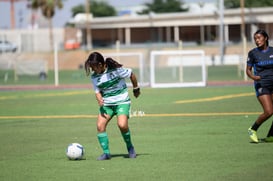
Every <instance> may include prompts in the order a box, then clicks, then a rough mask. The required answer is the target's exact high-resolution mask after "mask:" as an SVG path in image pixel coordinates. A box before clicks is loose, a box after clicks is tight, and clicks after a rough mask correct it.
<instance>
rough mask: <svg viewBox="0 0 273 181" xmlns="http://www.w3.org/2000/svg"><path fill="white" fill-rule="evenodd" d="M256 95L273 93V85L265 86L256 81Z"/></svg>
mask: <svg viewBox="0 0 273 181" xmlns="http://www.w3.org/2000/svg"><path fill="white" fill-rule="evenodd" d="M254 87H255V91H256V96H257V97H259V96H261V95H271V94H273V86H266V87H263V86H262V85H261V84H260V83H256V84H255V85H254Z"/></svg>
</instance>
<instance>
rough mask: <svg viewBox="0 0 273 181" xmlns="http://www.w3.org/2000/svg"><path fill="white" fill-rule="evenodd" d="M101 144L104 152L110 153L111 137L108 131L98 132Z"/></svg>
mask: <svg viewBox="0 0 273 181" xmlns="http://www.w3.org/2000/svg"><path fill="white" fill-rule="evenodd" d="M97 137H98V140H99V143H100V146H101V148H102V150H103V153H105V154H110V150H109V139H108V135H107V133H106V132H103V133H98V134H97Z"/></svg>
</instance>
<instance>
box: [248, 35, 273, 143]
mask: <svg viewBox="0 0 273 181" xmlns="http://www.w3.org/2000/svg"><path fill="white" fill-rule="evenodd" d="M268 39H269V37H268V34H267V33H266V32H265V31H264V30H258V31H256V32H255V33H254V41H255V43H256V46H257V47H256V48H254V49H252V50H250V51H249V52H248V58H247V66H246V73H247V75H248V77H249V78H251V79H252V80H254V88H255V91H256V96H257V99H258V101H259V102H260V104H261V106H262V108H263V113H262V114H260V115H259V117H258V118H257V119H256V121H255V122H254V124H253V125H252V127H250V128H249V129H248V134H249V137H250V139H251V140H252V141H253V142H255V143H258V142H259V140H258V137H257V133H256V132H257V130H258V128H259V127H260V126H261V125H262V124H263V123H264V122H265V121H266V120H268V119H269V118H270V117H271V116H272V115H273V47H271V46H269V43H268ZM252 69H253V70H252ZM264 140H265V141H266V142H273V122H272V125H271V127H270V129H269V131H268V134H267V137H266V138H265V139H264Z"/></svg>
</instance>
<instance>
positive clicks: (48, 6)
mask: <svg viewBox="0 0 273 181" xmlns="http://www.w3.org/2000/svg"><path fill="white" fill-rule="evenodd" d="M56 7H57V8H58V9H62V8H63V3H62V0H32V1H31V8H32V9H41V12H42V14H43V16H44V17H45V18H46V19H47V20H48V26H49V39H50V47H51V50H53V42H54V40H53V32H52V27H53V26H52V17H53V16H54V14H55V8H56Z"/></svg>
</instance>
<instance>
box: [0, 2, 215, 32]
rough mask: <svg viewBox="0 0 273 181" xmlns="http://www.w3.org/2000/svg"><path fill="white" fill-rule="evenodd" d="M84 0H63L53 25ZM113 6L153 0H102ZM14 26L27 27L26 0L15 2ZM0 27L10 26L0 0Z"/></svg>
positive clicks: (7, 7) (6, 9)
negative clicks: (62, 5)
mask: <svg viewBox="0 0 273 181" xmlns="http://www.w3.org/2000/svg"><path fill="white" fill-rule="evenodd" d="M85 1H86V0H65V1H64V7H63V8H62V9H61V10H57V11H56V14H55V16H54V18H53V26H54V27H63V26H64V25H65V23H66V22H68V21H69V19H70V18H71V17H72V13H71V8H72V7H74V6H77V5H80V4H84V3H85ZM104 1H106V2H108V3H109V4H110V5H112V6H114V7H126V6H136V5H143V4H145V3H147V2H148V3H149V2H152V1H153V0H104ZM199 1H203V2H204V3H206V2H215V1H216V0H183V2H184V3H189V2H191V3H192V2H199ZM14 7H15V17H16V22H15V24H16V28H18V29H20V28H27V27H28V22H29V18H30V10H29V9H28V8H27V3H26V0H25V1H24V0H21V1H19V2H16V3H15V6H14ZM0 17H1V20H0V29H9V28H10V3H9V2H1V0H0Z"/></svg>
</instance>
